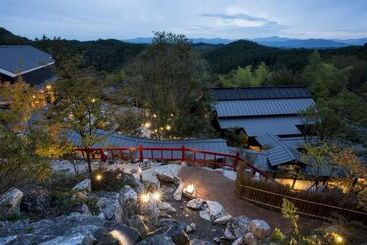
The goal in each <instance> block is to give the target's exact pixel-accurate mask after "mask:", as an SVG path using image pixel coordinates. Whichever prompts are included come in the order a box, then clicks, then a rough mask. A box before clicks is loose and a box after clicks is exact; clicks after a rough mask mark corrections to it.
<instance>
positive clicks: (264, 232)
mask: <svg viewBox="0 0 367 245" xmlns="http://www.w3.org/2000/svg"><path fill="white" fill-rule="evenodd" d="M248 229H249V231H250V232H251V233H252V234H254V235H255V237H257V238H264V237H267V236H269V235H270V233H271V228H270V225H269V224H268V223H267V222H266V221H265V220H262V219H254V220H252V221H251V222H250V224H249V228H248Z"/></svg>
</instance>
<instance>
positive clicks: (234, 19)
mask: <svg viewBox="0 0 367 245" xmlns="http://www.w3.org/2000/svg"><path fill="white" fill-rule="evenodd" d="M201 16H202V17H205V18H212V19H214V24H215V25H217V26H224V27H232V28H259V29H267V30H281V29H286V28H287V26H285V25H282V24H279V23H278V22H277V21H274V20H270V19H267V18H264V17H258V16H253V15H249V14H244V13H237V14H223V13H212V14H202V15H201Z"/></svg>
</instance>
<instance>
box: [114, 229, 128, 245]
mask: <svg viewBox="0 0 367 245" xmlns="http://www.w3.org/2000/svg"><path fill="white" fill-rule="evenodd" d="M110 234H111V236H112V237H113V238H115V239H116V240H117V241H118V242H119V244H131V241H130V239H129V238H128V237H127V236H126V235H125V234H123V233H122V232H121V231H118V230H112V231H110Z"/></svg>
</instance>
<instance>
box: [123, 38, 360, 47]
mask: <svg viewBox="0 0 367 245" xmlns="http://www.w3.org/2000/svg"><path fill="white" fill-rule="evenodd" d="M190 40H191V41H192V42H193V43H194V44H198V43H206V44H214V45H215V44H228V43H231V42H233V41H235V40H231V39H224V38H191V39H190ZM123 41H125V42H129V43H140V44H142V43H144V44H149V43H151V42H152V38H149V37H139V38H134V39H126V40H123ZM251 41H254V42H257V43H258V44H261V45H264V46H268V47H277V48H342V47H347V46H353V45H354V46H363V45H364V44H366V43H367V38H359V39H293V38H286V37H277V36H274V37H265V38H255V39H252V40H251Z"/></svg>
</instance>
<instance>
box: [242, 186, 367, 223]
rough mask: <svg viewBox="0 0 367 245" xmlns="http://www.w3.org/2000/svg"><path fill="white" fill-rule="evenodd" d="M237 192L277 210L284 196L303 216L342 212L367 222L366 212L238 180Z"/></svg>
mask: <svg viewBox="0 0 367 245" xmlns="http://www.w3.org/2000/svg"><path fill="white" fill-rule="evenodd" d="M235 193H236V195H237V196H238V197H239V198H241V199H244V200H247V201H249V202H252V203H254V204H256V205H258V206H261V207H264V208H267V209H271V210H275V211H280V210H281V206H282V202H283V198H286V199H288V200H289V201H291V202H292V203H294V205H295V206H296V207H297V213H298V214H300V215H302V216H308V217H312V218H316V219H322V220H331V219H333V218H334V219H335V216H334V214H340V215H342V216H343V217H346V218H348V219H350V220H357V221H361V222H364V223H367V213H366V212H362V211H357V210H352V209H347V208H343V207H337V206H333V205H328V204H324V203H318V202H314V201H309V200H304V199H300V198H297V197H292V196H288V195H283V194H279V193H275V192H272V191H267V190H263V189H259V188H256V187H253V186H247V185H244V184H241V183H240V182H239V181H238V180H237V182H236V188H235Z"/></svg>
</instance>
